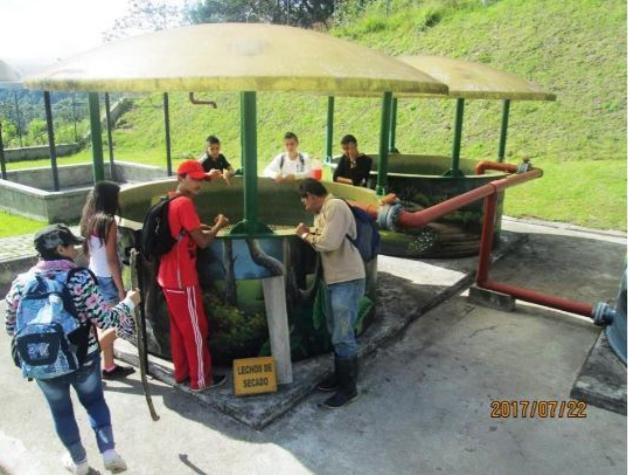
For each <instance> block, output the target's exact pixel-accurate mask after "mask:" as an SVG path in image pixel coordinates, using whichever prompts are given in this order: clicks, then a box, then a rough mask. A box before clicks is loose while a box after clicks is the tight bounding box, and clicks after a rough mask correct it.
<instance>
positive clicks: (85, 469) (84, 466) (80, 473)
mask: <svg viewBox="0 0 628 475" xmlns="http://www.w3.org/2000/svg"><path fill="white" fill-rule="evenodd" d="M61 460H62V462H63V466H64V467H65V469H66V470H67V471H68V472H70V473H73V474H75V475H88V473H89V464H88V463H87V459H85V460H83V461H82V462H80V463H74V460H72V456H71V455H70V454H69V453H67V452H66V453H65V454H64V455H63V458H62V459H61Z"/></svg>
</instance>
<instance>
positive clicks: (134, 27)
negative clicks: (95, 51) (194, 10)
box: [103, 0, 183, 42]
mask: <svg viewBox="0 0 628 475" xmlns="http://www.w3.org/2000/svg"><path fill="white" fill-rule="evenodd" d="M129 4H130V9H129V13H128V14H127V15H125V16H123V17H122V18H118V19H117V20H116V21H115V22H114V23H113V26H112V27H111V28H110V29H109V30H107V31H106V32H105V33H104V34H103V38H104V40H105V41H107V42H108V41H112V40H116V39H119V38H124V37H127V36H133V35H137V34H140V33H146V32H149V31H159V30H167V29H170V28H174V27H176V26H180V25H181V24H182V22H183V12H182V11H181V9H180V8H179V7H177V6H176V5H172V4H170V3H168V2H166V1H163V0H130V2H129Z"/></svg>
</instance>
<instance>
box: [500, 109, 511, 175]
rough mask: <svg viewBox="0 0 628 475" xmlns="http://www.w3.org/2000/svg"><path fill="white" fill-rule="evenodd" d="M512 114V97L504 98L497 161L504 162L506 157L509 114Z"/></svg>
mask: <svg viewBox="0 0 628 475" xmlns="http://www.w3.org/2000/svg"><path fill="white" fill-rule="evenodd" d="M509 115H510V99H504V105H503V108H502V129H501V133H500V134H499V151H498V153H497V161H498V162H500V163H501V162H503V161H504V158H506V139H507V138H508V116H509Z"/></svg>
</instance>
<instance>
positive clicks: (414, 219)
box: [397, 183, 495, 228]
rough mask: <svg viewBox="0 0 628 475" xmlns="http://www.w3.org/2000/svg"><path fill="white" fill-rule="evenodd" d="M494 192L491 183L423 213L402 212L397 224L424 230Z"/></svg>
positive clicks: (427, 209)
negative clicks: (439, 219) (449, 214)
mask: <svg viewBox="0 0 628 475" xmlns="http://www.w3.org/2000/svg"><path fill="white" fill-rule="evenodd" d="M494 191H495V189H494V188H493V186H491V184H490V183H487V184H486V185H482V186H480V187H478V188H474V189H473V190H471V191H467V192H466V193H462V194H461V195H458V196H454V197H453V198H449V199H448V200H445V201H442V202H440V203H437V204H435V205H433V206H430V207H429V208H425V209H422V210H421V211H415V212H414V213H411V212H410V211H401V213H399V220H398V221H397V224H399V226H401V227H403V228H422V227H423V226H425V225H427V224H429V223H431V222H432V221H435V220H437V219H438V218H440V217H441V216H443V215H446V214H447V213H451V212H452V211H456V210H458V209H460V208H462V207H463V206H466V205H468V204H469V203H473V202H474V201H477V200H479V199H482V198H484V197H486V196H488V195H490V194H492V193H494Z"/></svg>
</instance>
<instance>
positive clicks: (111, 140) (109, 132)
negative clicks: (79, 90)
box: [105, 92, 116, 180]
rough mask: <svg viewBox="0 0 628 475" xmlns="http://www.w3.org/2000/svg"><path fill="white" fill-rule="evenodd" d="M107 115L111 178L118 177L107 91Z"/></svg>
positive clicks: (106, 93)
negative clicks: (114, 160)
mask: <svg viewBox="0 0 628 475" xmlns="http://www.w3.org/2000/svg"><path fill="white" fill-rule="evenodd" d="M105 117H106V118H107V148H108V149H109V169H110V171H111V179H112V180H115V179H116V170H115V167H114V164H113V138H112V134H111V126H112V124H111V103H110V102H109V93H108V92H105Z"/></svg>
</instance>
